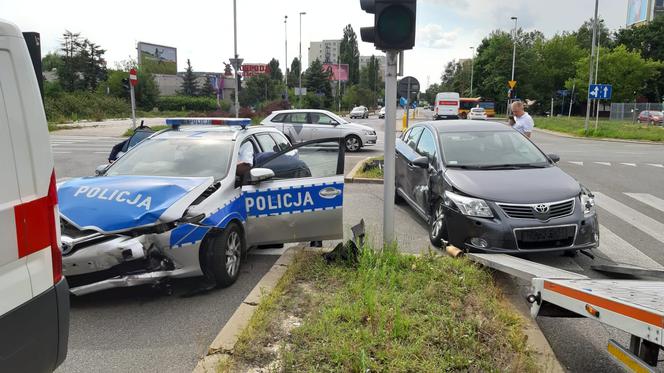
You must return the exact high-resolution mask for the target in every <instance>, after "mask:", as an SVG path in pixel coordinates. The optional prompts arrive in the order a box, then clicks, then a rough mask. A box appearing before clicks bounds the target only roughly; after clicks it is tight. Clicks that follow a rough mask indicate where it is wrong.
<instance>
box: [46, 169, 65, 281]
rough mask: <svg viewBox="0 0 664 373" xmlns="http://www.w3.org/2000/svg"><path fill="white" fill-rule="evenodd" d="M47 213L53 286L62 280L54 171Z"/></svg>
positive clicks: (50, 184) (49, 186) (48, 196)
mask: <svg viewBox="0 0 664 373" xmlns="http://www.w3.org/2000/svg"><path fill="white" fill-rule="evenodd" d="M47 199H48V206H49V209H48V211H47V214H48V220H49V227H50V236H51V237H50V243H51V260H52V262H53V284H57V283H58V282H60V280H62V251H60V212H59V210H58V191H57V188H56V179H55V170H53V172H51V181H50V182H49V185H48V195H47Z"/></svg>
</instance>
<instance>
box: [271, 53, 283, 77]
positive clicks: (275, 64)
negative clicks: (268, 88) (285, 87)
mask: <svg viewBox="0 0 664 373" xmlns="http://www.w3.org/2000/svg"><path fill="white" fill-rule="evenodd" d="M268 66H269V67H270V79H272V80H276V81H282V80H284V74H283V73H282V72H281V68H279V61H277V60H276V59H275V58H273V59H271V60H270V63H268Z"/></svg>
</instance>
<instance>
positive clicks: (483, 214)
mask: <svg viewBox="0 0 664 373" xmlns="http://www.w3.org/2000/svg"><path fill="white" fill-rule="evenodd" d="M450 202H453V203H454V204H455V205H456V207H457V208H458V209H459V211H460V212H461V213H462V214H464V215H468V216H477V217H480V218H492V217H493V212H491V208H490V207H489V205H488V204H487V203H486V201H485V200H483V199H479V198H472V197H466V196H462V195H459V194H456V193H452V192H445V203H446V204H448V205H449V203H450Z"/></svg>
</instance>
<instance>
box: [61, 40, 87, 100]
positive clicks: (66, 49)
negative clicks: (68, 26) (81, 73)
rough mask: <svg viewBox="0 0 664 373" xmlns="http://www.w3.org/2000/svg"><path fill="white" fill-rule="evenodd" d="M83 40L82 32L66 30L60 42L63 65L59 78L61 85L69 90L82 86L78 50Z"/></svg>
mask: <svg viewBox="0 0 664 373" xmlns="http://www.w3.org/2000/svg"><path fill="white" fill-rule="evenodd" d="M81 43H82V40H81V34H80V33H73V32H71V31H69V30H65V33H64V34H62V41H61V42H60V52H61V53H62V67H61V68H60V69H58V80H59V81H60V85H61V86H62V88H63V89H64V90H65V91H67V92H73V91H74V90H76V89H78V88H80V84H78V81H79V77H78V67H79V63H78V51H79V49H80V46H81Z"/></svg>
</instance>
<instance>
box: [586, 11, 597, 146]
mask: <svg viewBox="0 0 664 373" xmlns="http://www.w3.org/2000/svg"><path fill="white" fill-rule="evenodd" d="M598 9H599V0H595V18H594V20H593V41H592V46H591V48H590V58H589V60H590V61H589V62H590V68H589V72H590V74H588V90H590V85H591V84H593V73H594V72H593V69H594V68H595V64H594V63H593V58H594V57H595V43H596V41H597V12H598ZM589 96H590V95H589ZM589 120H590V98H588V100H587V102H586V122H585V124H584V126H583V130H584V131H585V133H588V121H589Z"/></svg>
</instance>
